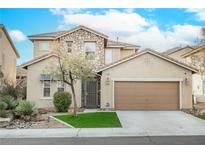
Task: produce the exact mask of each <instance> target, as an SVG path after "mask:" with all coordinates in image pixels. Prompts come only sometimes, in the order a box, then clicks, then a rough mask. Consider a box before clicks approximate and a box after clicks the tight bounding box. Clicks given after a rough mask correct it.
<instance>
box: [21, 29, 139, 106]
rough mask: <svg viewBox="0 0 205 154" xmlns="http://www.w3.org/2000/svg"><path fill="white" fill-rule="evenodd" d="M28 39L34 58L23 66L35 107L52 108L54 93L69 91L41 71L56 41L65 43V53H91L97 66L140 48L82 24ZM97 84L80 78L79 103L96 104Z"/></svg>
mask: <svg viewBox="0 0 205 154" xmlns="http://www.w3.org/2000/svg"><path fill="white" fill-rule="evenodd" d="M28 38H29V39H30V40H31V41H32V42H33V56H34V58H33V59H32V60H31V61H28V62H26V63H25V64H23V65H22V67H24V68H26V69H27V99H29V100H33V101H35V102H37V103H38V107H53V104H52V97H53V94H54V93H55V92H56V91H58V90H62V89H64V88H65V90H67V91H69V87H66V85H64V84H62V83H61V82H60V81H50V79H48V78H46V76H47V75H46V74H44V73H43V70H44V69H45V67H46V65H48V61H49V59H52V58H54V57H55V56H54V55H55V52H56V51H55V50H54V48H55V47H54V46H55V44H56V41H63V42H66V44H67V48H68V52H74V51H80V52H86V53H87V54H93V53H94V54H95V57H96V58H98V60H97V62H98V65H99V66H102V65H105V64H109V63H113V62H115V61H118V60H120V59H121V58H124V57H126V56H128V55H131V54H134V53H136V52H137V50H138V49H139V46H136V45H133V44H128V43H123V42H119V41H113V40H109V39H108V36H107V35H105V34H103V33H100V32H97V31H95V30H93V29H90V28H88V27H85V26H78V27H76V28H73V29H71V30H67V31H60V32H53V33H45V34H37V35H31V36H28ZM99 87H100V86H99V83H98V82H97V81H96V82H91V81H90V82H87V83H82V82H81V81H79V82H78V83H77V84H76V96H77V102H78V106H85V105H86V106H87V107H96V106H99V104H98V102H99V97H98V93H99ZM93 98H95V99H93ZM90 100H92V102H91V101H90ZM88 102H89V103H88ZM90 102H91V103H90Z"/></svg>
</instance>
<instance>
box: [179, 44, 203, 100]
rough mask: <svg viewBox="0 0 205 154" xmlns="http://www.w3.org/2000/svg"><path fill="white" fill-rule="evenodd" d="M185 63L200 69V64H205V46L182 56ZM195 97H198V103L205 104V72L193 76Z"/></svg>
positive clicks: (200, 46)
mask: <svg viewBox="0 0 205 154" xmlns="http://www.w3.org/2000/svg"><path fill="white" fill-rule="evenodd" d="M182 57H183V58H184V59H185V62H186V63H187V64H189V65H193V66H195V67H196V68H199V70H203V69H202V68H201V69H200V66H198V64H199V63H202V64H203V65H204V64H205V45H204V44H203V45H199V46H198V47H195V48H194V49H193V50H191V51H190V52H188V53H185V54H183V55H182ZM204 71H205V70H204ZM193 95H194V96H195V97H196V102H203V103H204V102H205V72H204V73H202V74H201V73H200V71H199V73H197V74H194V75H193Z"/></svg>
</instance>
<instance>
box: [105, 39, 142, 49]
mask: <svg viewBox="0 0 205 154" xmlns="http://www.w3.org/2000/svg"><path fill="white" fill-rule="evenodd" d="M107 47H137V48H139V47H140V46H137V45H134V44H129V43H125V42H119V41H114V40H108V41H107Z"/></svg>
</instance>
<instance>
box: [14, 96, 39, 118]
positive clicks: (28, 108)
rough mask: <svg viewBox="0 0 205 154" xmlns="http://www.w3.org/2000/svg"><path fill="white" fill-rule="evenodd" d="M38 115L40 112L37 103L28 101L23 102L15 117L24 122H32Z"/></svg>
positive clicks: (16, 110) (18, 107) (17, 108)
mask: <svg viewBox="0 0 205 154" xmlns="http://www.w3.org/2000/svg"><path fill="white" fill-rule="evenodd" d="M37 113H38V111H37V107H36V105H35V103H34V102H30V101H26V100H21V101H20V102H19V105H18V106H17V107H16V109H15V115H16V116H19V117H20V118H22V119H24V120H31V118H32V117H34V116H36V115H37Z"/></svg>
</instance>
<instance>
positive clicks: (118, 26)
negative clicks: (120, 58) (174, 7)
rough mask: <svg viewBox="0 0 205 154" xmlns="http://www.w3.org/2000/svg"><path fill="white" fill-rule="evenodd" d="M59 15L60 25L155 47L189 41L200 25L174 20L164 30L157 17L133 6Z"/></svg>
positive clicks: (197, 34) (164, 48) (159, 49)
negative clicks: (85, 29) (80, 28)
mask: <svg viewBox="0 0 205 154" xmlns="http://www.w3.org/2000/svg"><path fill="white" fill-rule="evenodd" d="M62 17H63V22H62V23H61V24H60V25H59V28H64V29H65V28H68V27H70V26H72V25H85V26H88V27H90V28H93V29H95V30H98V31H100V32H104V33H105V34H107V35H108V36H109V38H111V39H116V37H119V40H120V41H125V42H129V43H133V44H136V45H140V46H141V47H142V48H152V49H155V50H158V51H164V50H167V49H169V48H172V47H175V46H181V45H192V44H194V42H195V41H196V40H197V39H198V38H200V37H201V36H200V26H194V25H186V24H185V25H182V24H176V25H171V26H170V25H169V29H167V30H161V29H160V28H159V26H158V25H157V22H156V21H153V20H150V19H148V18H145V17H143V16H141V15H140V14H138V13H136V12H135V11H134V10H133V9H123V10H121V11H119V10H115V9H110V10H106V11H104V12H97V13H96V12H95V13H91V12H80V13H63V14H62Z"/></svg>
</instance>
